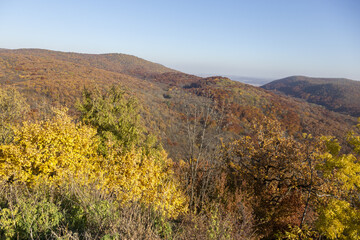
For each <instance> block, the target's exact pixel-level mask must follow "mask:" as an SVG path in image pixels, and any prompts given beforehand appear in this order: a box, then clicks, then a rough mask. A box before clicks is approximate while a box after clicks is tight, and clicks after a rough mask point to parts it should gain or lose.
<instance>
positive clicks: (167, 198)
mask: <svg viewBox="0 0 360 240" xmlns="http://www.w3.org/2000/svg"><path fill="white" fill-rule="evenodd" d="M55 113H56V116H55V117H54V118H53V119H52V120H48V121H37V122H34V123H30V124H28V123H25V124H24V126H22V127H18V128H16V129H15V137H14V141H13V142H12V143H9V144H6V145H0V179H1V181H3V182H8V183H9V184H12V183H13V182H16V183H26V184H27V185H28V186H29V187H31V186H35V185H38V184H40V183H41V184H47V185H49V186H53V187H57V186H60V185H64V184H65V185H66V184H71V183H72V182H75V183H76V184H78V185H80V186H81V185H82V186H96V187H97V188H98V189H100V190H101V192H103V194H110V195H114V196H116V198H117V200H118V201H119V202H120V203H121V204H123V205H126V204H129V203H131V202H139V203H141V204H144V205H146V206H151V207H153V208H154V209H156V210H158V211H160V212H161V213H162V214H164V215H168V216H169V217H177V216H178V215H179V214H181V213H184V212H185V211H186V209H187V208H186V201H187V199H186V197H185V196H184V195H183V193H182V192H181V190H179V184H178V183H177V181H176V180H175V178H174V175H173V172H172V161H171V160H170V159H168V158H167V156H166V153H165V151H164V150H161V149H151V150H148V149H147V148H145V147H143V148H141V147H135V146H132V147H131V148H128V150H127V151H121V149H122V148H121V147H119V148H115V147H112V145H110V147H109V149H107V150H106V151H107V155H106V156H103V155H102V154H99V153H98V149H99V144H100V140H99V137H98V136H97V130H96V129H95V128H93V127H91V126H88V125H85V124H83V123H77V124H76V123H74V121H73V119H72V118H70V117H69V116H68V115H67V114H66V109H62V110H55Z"/></svg>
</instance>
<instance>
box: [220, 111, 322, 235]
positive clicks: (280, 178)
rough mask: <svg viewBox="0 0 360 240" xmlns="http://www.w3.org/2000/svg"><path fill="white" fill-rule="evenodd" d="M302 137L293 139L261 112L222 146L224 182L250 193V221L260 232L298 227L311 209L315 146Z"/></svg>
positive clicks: (314, 184) (269, 233)
mask: <svg viewBox="0 0 360 240" xmlns="http://www.w3.org/2000/svg"><path fill="white" fill-rule="evenodd" d="M307 137H308V136H307ZM307 141H308V142H307V143H306V144H305V143H301V142H300V141H297V140H295V139H294V138H293V137H291V136H289V135H288V134H287V133H286V132H285V131H284V130H282V128H281V125H280V124H279V122H277V121H276V120H272V119H269V118H264V119H262V121H261V123H260V122H259V121H258V122H256V123H255V124H254V125H253V127H252V134H251V135H248V136H243V137H240V138H239V139H238V140H236V141H234V142H232V143H231V144H228V145H224V147H223V152H224V157H223V158H224V162H225V163H226V165H225V171H226V173H227V183H226V185H227V188H228V189H230V190H231V191H232V192H236V191H238V190H241V191H245V192H246V193H247V194H248V195H250V196H251V197H252V200H251V202H252V208H253V209H254V214H255V221H256V223H257V226H258V229H259V230H260V232H261V233H262V234H263V237H265V238H266V237H273V236H274V234H276V233H277V232H281V231H285V230H286V229H288V227H289V225H290V226H300V227H301V225H302V224H303V222H304V221H305V219H306V217H307V212H308V211H310V210H311V209H310V208H309V204H308V203H309V201H310V198H311V197H312V196H313V195H312V192H313V191H315V189H317V188H318V181H317V178H316V175H315V174H314V171H315V165H316V164H315V162H316V161H317V159H316V153H317V152H318V151H319V149H318V148H317V146H316V144H314V143H311V144H310V142H309V141H310V140H309V139H308V140H307ZM309 193H310V194H309Z"/></svg>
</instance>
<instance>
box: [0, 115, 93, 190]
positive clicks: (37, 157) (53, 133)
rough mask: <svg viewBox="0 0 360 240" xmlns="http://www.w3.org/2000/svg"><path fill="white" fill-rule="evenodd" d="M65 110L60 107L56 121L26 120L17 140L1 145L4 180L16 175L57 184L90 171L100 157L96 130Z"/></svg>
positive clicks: (25, 180)
mask: <svg viewBox="0 0 360 240" xmlns="http://www.w3.org/2000/svg"><path fill="white" fill-rule="evenodd" d="M65 110H66V109H63V110H58V111H57V116H56V117H55V118H54V120H53V121H46V122H37V123H31V124H29V123H24V126H23V127H22V128H20V129H15V138H14V144H11V145H3V146H0V151H1V155H0V158H1V160H2V161H1V163H0V168H1V170H0V176H1V178H2V179H3V180H6V179H7V178H9V177H13V178H14V180H15V181H21V182H28V183H29V184H31V185H32V184H36V183H37V182H38V181H46V182H53V183H54V184H57V183H59V182H60V181H63V180H64V177H65V178H68V177H70V175H75V176H80V175H81V174H83V173H84V172H86V169H88V167H89V166H88V165H89V164H90V163H91V161H92V160H91V159H92V158H94V157H96V149H97V143H96V140H95V139H93V138H94V136H95V134H96V131H95V130H94V129H92V128H89V127H87V126H81V125H78V126H77V125H75V124H73V123H72V122H71V118H70V117H68V116H66V115H65ZM71 177H74V176H71Z"/></svg>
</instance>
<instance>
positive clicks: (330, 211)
mask: <svg viewBox="0 0 360 240" xmlns="http://www.w3.org/2000/svg"><path fill="white" fill-rule="evenodd" d="M358 127H360V125H358ZM323 140H324V142H325V144H326V147H327V151H326V152H324V153H323V154H321V155H320V157H321V159H322V162H321V164H319V165H318V169H319V173H320V174H321V176H322V180H323V186H324V188H323V189H322V192H321V195H320V194H319V198H318V201H319V207H318V209H317V211H318V213H319V218H318V220H317V229H318V230H319V231H320V232H321V233H322V234H323V235H325V236H326V237H328V238H329V239H339V238H340V239H359V238H360V162H359V161H360V151H359V150H360V136H356V135H354V133H350V134H349V137H348V141H349V143H350V144H351V145H352V146H353V153H349V154H340V150H341V147H340V144H339V143H338V141H337V140H336V139H334V138H332V137H324V138H323Z"/></svg>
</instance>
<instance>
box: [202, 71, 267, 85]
mask: <svg viewBox="0 0 360 240" xmlns="http://www.w3.org/2000/svg"><path fill="white" fill-rule="evenodd" d="M197 75H198V76H201V77H210V76H212V75H211V74H197ZM222 76H224V77H227V78H230V79H231V80H234V81H237V82H242V83H246V84H250V85H253V86H257V87H258V86H262V85H264V84H266V83H269V82H271V81H272V80H273V79H269V78H257V77H246V76H237V75H222Z"/></svg>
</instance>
